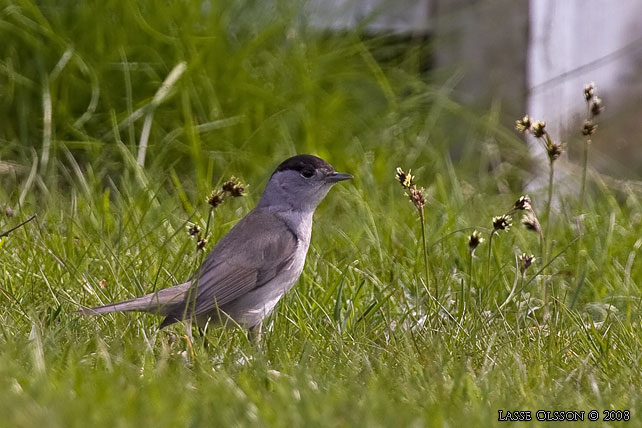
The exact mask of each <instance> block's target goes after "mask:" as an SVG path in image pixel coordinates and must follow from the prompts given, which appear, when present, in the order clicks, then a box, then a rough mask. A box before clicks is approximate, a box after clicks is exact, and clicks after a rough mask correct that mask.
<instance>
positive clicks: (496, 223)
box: [493, 214, 513, 231]
mask: <svg viewBox="0 0 642 428" xmlns="http://www.w3.org/2000/svg"><path fill="white" fill-rule="evenodd" d="M512 225H513V223H512V218H511V216H509V215H508V214H504V215H500V216H497V217H493V230H494V231H498V230H505V231H508V230H509V229H510V227H511V226H512Z"/></svg>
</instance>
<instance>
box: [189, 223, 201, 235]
mask: <svg viewBox="0 0 642 428" xmlns="http://www.w3.org/2000/svg"><path fill="white" fill-rule="evenodd" d="M200 232H201V228H200V227H199V226H198V224H196V223H194V224H190V225H188V226H187V233H189V236H196V235H198V234H199V233H200Z"/></svg>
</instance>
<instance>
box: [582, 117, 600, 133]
mask: <svg viewBox="0 0 642 428" xmlns="http://www.w3.org/2000/svg"><path fill="white" fill-rule="evenodd" d="M596 129H597V124H595V123H593V122H592V121H590V120H585V121H584V126H583V127H582V135H593V134H594V133H595V130H596Z"/></svg>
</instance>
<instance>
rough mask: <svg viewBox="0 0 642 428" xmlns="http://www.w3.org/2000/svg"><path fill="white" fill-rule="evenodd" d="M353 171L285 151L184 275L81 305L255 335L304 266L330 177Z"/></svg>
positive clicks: (334, 180) (333, 179)
mask: <svg viewBox="0 0 642 428" xmlns="http://www.w3.org/2000/svg"><path fill="white" fill-rule="evenodd" d="M352 178H353V176H352V175H350V174H346V173H340V172H337V171H336V170H335V169H334V168H333V167H332V165H330V164H329V163H328V162H326V161H325V160H323V159H321V158H319V157H316V156H313V155H308V154H300V155H296V156H293V157H290V158H288V159H286V160H284V161H283V162H282V163H281V164H280V165H279V166H278V167H277V168H276V170H275V171H274V172H273V173H272V175H271V177H270V179H269V181H268V183H267V185H266V187H265V190H264V191H263V194H262V196H261V198H260V200H259V202H258V204H257V205H256V207H255V208H254V209H253V210H252V211H250V212H249V213H248V214H247V215H246V216H245V217H243V218H242V219H241V220H240V221H239V222H238V223H236V225H235V226H234V227H232V229H230V231H229V232H228V233H227V234H226V235H225V236H223V238H221V239H220V240H219V241H218V242H217V244H216V245H215V246H214V248H213V249H212V251H211V252H210V253H209V254H208V255H207V257H206V258H205V260H204V261H203V263H202V264H201V266H200V268H198V269H197V270H196V272H194V274H193V275H192V276H191V278H190V279H189V280H187V281H186V282H184V283H182V284H179V285H175V286H173V287H169V288H165V289H162V290H159V291H156V292H154V293H150V294H147V295H145V296H142V297H138V298H135V299H131V300H125V301H122V302H117V303H112V304H108V305H105V306H97V307H93V308H83V309H81V310H80V311H79V312H80V313H81V314H85V315H97V314H106V313H111V312H130V311H138V312H149V313H154V314H158V315H161V316H164V317H165V318H164V320H163V321H162V322H161V324H160V326H159V329H162V328H164V327H167V326H169V325H171V324H174V323H176V322H181V321H186V322H188V323H189V324H190V325H191V322H192V321H195V322H196V324H197V325H198V326H204V325H205V324H207V323H208V322H213V323H214V324H218V325H224V326H234V325H239V326H241V327H244V328H246V329H248V330H249V332H250V335H251V336H252V337H254V338H255V339H256V338H260V336H261V326H262V323H263V320H264V319H265V317H267V316H268V315H269V314H270V313H271V312H272V311H273V309H274V307H275V306H276V304H277V303H278V301H279V300H280V299H281V298H282V297H283V296H284V295H285V293H287V292H288V291H289V290H290V289H291V288H292V287H293V286H294V284H295V283H296V281H297V280H298V278H299V276H300V275H301V272H302V271H303V266H304V264H305V259H306V255H307V253H308V248H309V246H310V237H311V234H312V218H313V214H314V211H315V210H316V208H317V206H318V205H319V204H320V203H321V201H322V200H323V199H324V198H325V196H326V195H327V194H328V192H329V190H330V188H332V186H333V185H334V184H336V183H338V182H340V181H344V180H349V179H352Z"/></svg>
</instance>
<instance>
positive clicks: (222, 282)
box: [166, 210, 297, 322]
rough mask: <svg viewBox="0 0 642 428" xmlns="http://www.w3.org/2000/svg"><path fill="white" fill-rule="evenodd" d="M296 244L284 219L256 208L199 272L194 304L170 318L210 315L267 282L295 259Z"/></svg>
mask: <svg viewBox="0 0 642 428" xmlns="http://www.w3.org/2000/svg"><path fill="white" fill-rule="evenodd" d="M248 225H251V227H252V229H251V230H250V229H249V228H248ZM296 246H297V237H296V234H295V233H294V232H293V231H292V230H291V229H290V228H289V227H288V226H287V225H286V224H285V223H284V222H283V221H282V220H280V219H279V218H277V217H275V216H274V215H273V214H271V213H266V212H264V211H259V210H254V211H252V212H251V213H250V214H248V215H247V216H246V217H245V218H243V219H242V220H241V221H240V222H239V223H238V224H237V225H236V226H234V227H233V228H232V230H230V232H229V233H228V234H227V235H225V236H224V237H223V239H221V240H220V241H219V242H218V244H217V245H216V247H215V248H214V249H213V250H212V252H211V253H210V254H209V255H208V257H207V259H206V260H205V262H204V263H203V265H202V266H201V269H200V271H199V272H197V273H196V275H195V277H198V282H197V288H196V291H195V299H192V302H193V303H187V302H186V303H187V304H186V305H185V307H183V308H181V313H172V314H170V315H169V316H168V318H172V317H173V318H174V320H178V319H183V318H184V314H185V315H190V316H191V315H201V314H208V313H210V312H212V311H213V310H215V309H216V308H217V307H220V306H223V305H225V304H227V303H229V302H232V301H233V300H235V299H237V298H239V297H240V296H242V295H244V294H246V293H248V292H250V291H252V290H254V289H256V288H259V287H261V286H263V285H265V284H266V283H268V282H270V281H271V280H272V279H273V278H274V277H275V276H276V275H277V274H278V273H279V272H281V271H282V270H283V269H287V267H288V265H290V264H291V263H292V262H293V260H294V253H295V250H296ZM195 282H196V281H194V280H193V283H195ZM188 294H189V293H188ZM188 299H189V297H188ZM166 321H169V322H171V321H172V320H169V319H168V320H166Z"/></svg>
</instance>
